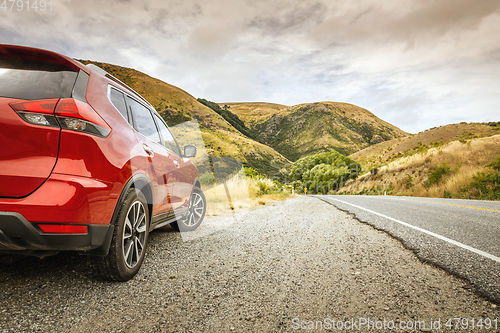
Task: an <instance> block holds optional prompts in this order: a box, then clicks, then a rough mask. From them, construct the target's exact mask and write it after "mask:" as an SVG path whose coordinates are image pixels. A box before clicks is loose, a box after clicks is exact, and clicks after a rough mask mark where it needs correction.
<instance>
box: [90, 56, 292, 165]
mask: <svg viewBox="0 0 500 333" xmlns="http://www.w3.org/2000/svg"><path fill="white" fill-rule="evenodd" d="M81 61H82V62H83V63H84V64H88V63H93V64H95V65H97V66H99V67H101V68H102V69H104V70H105V71H107V72H108V73H110V74H111V75H113V76H115V77H116V78H118V79H119V80H121V81H123V82H124V83H126V84H127V85H129V86H130V87H131V88H132V89H134V90H135V91H137V92H138V93H139V94H141V95H142V96H143V97H144V98H145V99H147V100H148V101H149V103H151V105H153V106H154V107H155V108H156V110H157V111H158V112H159V113H160V114H161V115H162V116H163V118H164V119H165V120H166V122H167V124H168V125H169V126H171V127H172V126H175V125H178V124H181V123H184V122H186V121H189V120H192V119H196V120H198V123H199V125H200V128H201V132H202V133H201V134H202V137H203V141H204V144H205V146H206V148H207V151H208V152H209V154H210V155H213V156H229V157H233V158H236V159H238V160H239V161H241V162H242V163H243V164H244V165H245V166H249V167H252V168H254V169H256V170H258V171H259V172H260V173H263V174H270V173H273V172H276V171H277V170H276V168H275V167H273V164H271V163H272V162H271V161H273V160H276V162H274V165H275V164H283V163H287V162H289V161H288V160H287V159H286V158H285V157H283V156H282V155H281V154H279V153H277V152H276V151H275V150H273V149H272V148H270V147H267V146H266V145H263V144H261V143H259V142H256V141H254V140H252V139H250V138H248V137H246V136H244V135H242V134H241V133H240V132H239V131H238V130H237V129H235V128H234V127H233V126H232V125H231V124H230V123H228V122H227V121H226V120H225V119H224V118H223V117H222V116H220V115H219V114H217V113H216V112H214V111H213V110H212V109H210V108H208V107H206V106H205V105H203V104H201V103H199V102H198V101H197V100H196V98H194V97H193V96H191V95H190V94H189V93H187V92H185V91H184V90H182V89H180V88H178V87H175V86H173V85H170V84H168V83H166V82H163V81H161V80H159V79H155V78H153V77H150V76H148V75H146V74H144V73H142V72H139V71H137V70H135V69H131V68H126V67H120V66H117V65H111V64H106V63H99V62H94V61H88V60H81ZM278 161H279V162H278Z"/></svg>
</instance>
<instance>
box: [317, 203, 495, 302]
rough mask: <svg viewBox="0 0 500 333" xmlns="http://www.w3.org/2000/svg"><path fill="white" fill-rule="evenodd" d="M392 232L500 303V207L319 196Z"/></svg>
mask: <svg viewBox="0 0 500 333" xmlns="http://www.w3.org/2000/svg"><path fill="white" fill-rule="evenodd" d="M315 197H316V198H318V199H321V200H323V201H326V202H328V203H330V204H332V205H334V206H335V207H337V208H339V209H341V210H344V211H347V212H349V213H352V214H354V215H355V216H356V218H357V219H358V220H360V221H362V222H366V223H368V224H370V225H372V226H374V227H375V228H377V229H380V230H384V231H386V232H388V233H389V234H390V235H392V236H393V237H395V238H397V239H399V240H401V241H402V242H403V244H404V245H405V246H406V247H407V248H409V249H412V250H413V251H414V252H415V253H416V254H417V256H418V257H419V258H420V259H421V260H423V261H426V262H430V263H433V264H435V265H437V266H439V267H442V268H444V269H445V270H447V271H449V272H451V273H453V274H456V275H458V276H460V277H463V278H465V279H467V280H469V281H470V282H471V284H472V286H471V288H474V289H475V290H476V291H477V292H478V293H480V294H481V295H483V296H486V297H487V298H490V299H492V300H494V301H496V302H499V301H500V202H492V201H480V200H458V199H437V198H415V197H394V196H350V195H344V196H342V195H334V196H332V195H322V196H315Z"/></svg>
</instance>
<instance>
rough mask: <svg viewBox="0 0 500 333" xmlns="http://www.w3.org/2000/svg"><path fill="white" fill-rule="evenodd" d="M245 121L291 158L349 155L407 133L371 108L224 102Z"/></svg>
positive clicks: (293, 159) (341, 105)
mask: <svg viewBox="0 0 500 333" xmlns="http://www.w3.org/2000/svg"><path fill="white" fill-rule="evenodd" d="M226 104H227V105H228V106H229V107H230V108H229V110H230V111H231V112H233V113H234V114H236V115H238V117H239V118H240V119H241V120H243V121H244V122H245V124H246V125H247V127H249V128H250V129H251V130H252V132H253V133H254V134H255V135H256V138H257V140H258V141H260V142H262V143H264V144H266V145H269V146H271V147H273V148H274V149H275V150H276V151H278V152H279V153H281V154H282V155H283V156H285V157H287V158H288V159H290V160H292V161H295V160H297V159H299V158H302V157H305V156H308V155H312V154H318V153H323V152H328V151H331V150H336V151H338V152H340V153H342V154H345V155H348V154H351V153H353V152H356V151H358V150H360V149H363V148H365V147H368V146H370V145H372V144H375V143H378V142H383V141H387V140H391V139H393V138H400V137H404V136H407V135H408V133H405V132H403V131H402V130H400V129H399V128H397V127H395V126H393V125H391V124H389V123H387V122H385V121H383V120H381V119H379V118H377V117H376V116H375V115H373V114H372V113H371V112H369V111H368V110H365V109H363V108H360V107H358V106H355V105H352V104H347V103H334V102H321V103H309V104H300V105H296V106H292V107H287V106H284V105H279V104H269V103H221V104H220V105H226Z"/></svg>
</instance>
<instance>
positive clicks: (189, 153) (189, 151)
mask: <svg viewBox="0 0 500 333" xmlns="http://www.w3.org/2000/svg"><path fill="white" fill-rule="evenodd" d="M196 151H197V149H196V146H185V147H184V157H195V156H196Z"/></svg>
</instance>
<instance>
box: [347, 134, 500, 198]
mask: <svg viewBox="0 0 500 333" xmlns="http://www.w3.org/2000/svg"><path fill="white" fill-rule="evenodd" d="M361 153H362V152H360V153H359V154H361ZM351 156H352V155H351ZM499 171H500V134H499V135H494V136H489V137H483V138H476V139H468V140H463V139H462V140H456V141H451V142H448V143H443V144H441V145H439V146H435V147H432V148H428V149H422V150H421V151H418V152H413V153H412V154H411V155H407V156H402V157H398V158H396V159H394V160H393V161H392V162H390V163H388V164H387V165H386V166H383V167H381V168H379V169H378V173H377V174H376V175H372V174H365V175H363V176H361V177H359V178H358V179H356V180H354V181H349V182H348V183H346V186H344V187H343V188H342V189H341V190H340V191H341V193H351V194H383V193H384V192H386V193H387V194H395V195H408V196H420V197H426V196H429V197H448V198H466V199H487V200H500V173H499Z"/></svg>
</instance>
